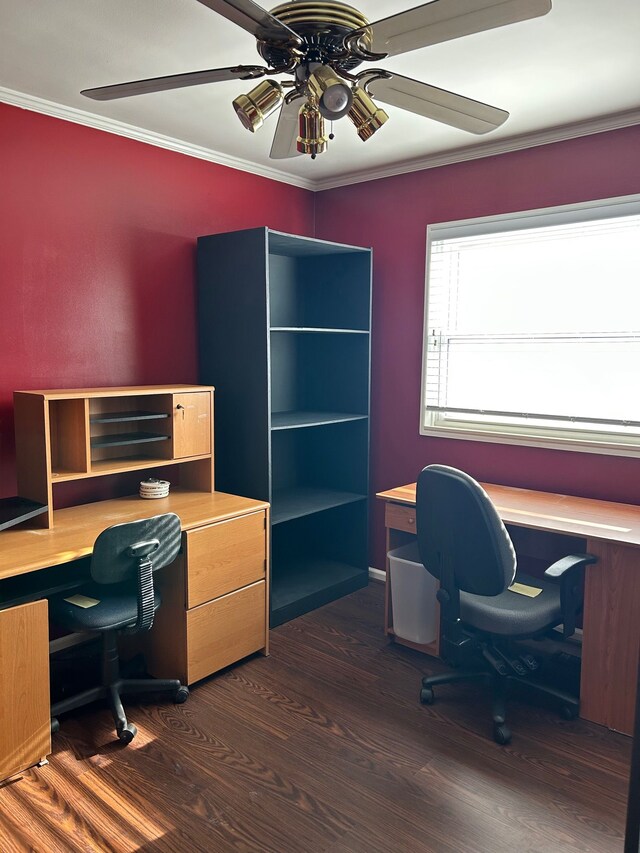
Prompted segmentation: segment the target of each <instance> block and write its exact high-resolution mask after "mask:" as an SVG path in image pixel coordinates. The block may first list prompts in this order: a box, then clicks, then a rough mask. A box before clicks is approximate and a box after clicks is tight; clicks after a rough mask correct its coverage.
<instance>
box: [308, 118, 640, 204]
mask: <svg viewBox="0 0 640 853" xmlns="http://www.w3.org/2000/svg"><path fill="white" fill-rule="evenodd" d="M636 124H640V110H628V111H627V112H621V113H614V114H612V115H609V116H602V117H600V118H596V119H589V120H587V121H581V122H575V123H573V124H566V125H561V126H559V127H554V128H550V129H549V130H541V131H536V132H535V133H527V134H523V135H522V136H513V137H509V138H506V139H501V140H498V141H496V142H483V143H479V144H478V145H472V146H469V147H468V148H457V149H455V150H453V151H446V152H444V153H442V154H433V155H430V156H428V157H421V158H420V159H417V160H408V161H405V162H403V163H394V164H393V165H390V166H383V167H382V168H380V169H369V170H367V171H361V172H351V173H347V174H344V175H339V176H337V177H335V178H325V179H324V180H319V181H315V182H314V184H313V189H314V190H315V191H316V192H320V191H322V190H331V189H336V188H337V187H345V186H350V185H351V184H361V183H365V182H367V181H376V180H379V179H381V178H391V177H394V176H395V175H405V174H407V173H410V172H420V171H423V170H425V169H436V168H437V167H438V166H450V165H452V164H453V163H462V162H464V161H466V160H479V159H481V158H483V157H493V156H495V155H496V154H507V153H509V152H510V151H521V150H523V149H525V148H535V147H537V146H539V145H550V144H552V143H553V142H563V141H565V140H568V139H577V138H578V137H580V136H590V135H592V134H595V133H604V132H606V131H608V130H620V129H621V128H624V127H632V126H633V125H636Z"/></svg>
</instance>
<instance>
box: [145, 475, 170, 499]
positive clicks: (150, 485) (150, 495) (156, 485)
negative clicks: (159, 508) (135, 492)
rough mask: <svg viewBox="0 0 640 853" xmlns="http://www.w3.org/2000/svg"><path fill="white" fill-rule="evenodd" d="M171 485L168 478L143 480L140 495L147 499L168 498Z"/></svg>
mask: <svg viewBox="0 0 640 853" xmlns="http://www.w3.org/2000/svg"><path fill="white" fill-rule="evenodd" d="M169 485H170V484H169V481H168V480H156V479H154V478H151V479H150V480H142V482H141V483H140V497H141V498H146V499H147V500H152V499H154V498H166V497H167V495H168V494H169Z"/></svg>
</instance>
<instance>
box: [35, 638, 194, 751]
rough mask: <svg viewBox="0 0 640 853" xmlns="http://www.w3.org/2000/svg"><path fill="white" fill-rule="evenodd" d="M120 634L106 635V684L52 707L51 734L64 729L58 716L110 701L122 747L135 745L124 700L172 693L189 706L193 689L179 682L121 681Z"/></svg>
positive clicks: (144, 679) (104, 682)
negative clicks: (104, 700)
mask: <svg viewBox="0 0 640 853" xmlns="http://www.w3.org/2000/svg"><path fill="white" fill-rule="evenodd" d="M116 638H117V634H116V632H115V631H105V632H104V634H103V648H102V684H101V685H100V686H98V687H92V688H91V689H89V690H84V691H83V692H82V693H77V694H76V695H75V696H69V697H68V698H67V699H62V700H61V701H60V702H56V703H55V704H54V705H52V706H51V731H52V733H53V732H57V731H58V729H59V728H60V725H59V723H58V719H57V717H58V715H59V714H64V713H66V712H67V711H73V710H75V709H76V708H81V707H82V706H83V705H88V704H90V703H91V702H97V701H98V700H101V699H106V700H107V701H108V703H109V707H110V708H111V713H112V714H113V719H114V722H115V726H116V732H117V734H118V738H119V739H120V740H121V741H122V743H125V744H127V743H131V741H132V740H133V738H134V737H135V736H136V734H137V729H136V727H135V726H134V725H133V724H132V723H129V722H128V721H127V717H126V714H125V712H124V706H123V704H122V696H123V695H125V696H140V695H144V694H161V693H169V694H171V695H172V696H173V701H174V702H176V703H177V704H181V703H182V702H186V700H187V698H188V696H189V688H188V687H186V686H185V685H183V684H181V682H180V681H179V680H178V679H177V678H121V677H120V671H119V660H118V649H117V639H116Z"/></svg>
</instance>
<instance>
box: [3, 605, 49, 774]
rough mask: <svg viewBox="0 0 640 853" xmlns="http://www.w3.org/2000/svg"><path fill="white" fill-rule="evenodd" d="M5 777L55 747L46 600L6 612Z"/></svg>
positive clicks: (45, 754)
mask: <svg viewBox="0 0 640 853" xmlns="http://www.w3.org/2000/svg"><path fill="white" fill-rule="evenodd" d="M0 684H2V690H0V780H2V779H6V778H7V777H8V776H12V775H13V774H14V773H19V772H20V771H21V770H26V768H27V767H31V766H32V765H33V764H37V763H38V762H39V761H42V760H43V759H44V758H45V757H46V756H47V755H48V754H49V753H50V752H51V718H50V716H49V715H50V704H49V626H48V610H47V602H46V601H31V602H29V604H22V605H20V606H19V607H11V608H9V609H8V610H3V611H1V612H0Z"/></svg>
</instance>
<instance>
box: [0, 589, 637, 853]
mask: <svg viewBox="0 0 640 853" xmlns="http://www.w3.org/2000/svg"><path fill="white" fill-rule="evenodd" d="M382 597H383V589H382V586H381V585H378V584H372V585H371V586H370V587H369V588H368V589H366V590H362V591H360V592H357V593H354V594H353V595H350V596H349V597H347V598H345V599H343V600H341V601H339V602H336V603H334V604H331V605H328V606H327V607H324V608H322V609H321V610H318V611H316V612H315V613H312V614H309V615H308V616H305V617H302V618H300V619H297V620H295V621H293V622H290V623H288V624H286V625H283V626H281V627H280V628H277V629H276V630H275V631H273V632H272V654H271V656H270V657H269V658H262V657H255V658H252V659H250V660H248V661H246V662H245V663H243V664H242V665H238V666H236V667H235V668H232V669H230V670H228V671H226V672H224V673H222V674H221V675H219V676H218V677H214V678H212V679H210V680H209V681H207V682H204V683H202V684H200V685H199V686H197V687H196V688H195V689H193V690H192V693H191V697H190V699H189V701H188V702H187V703H186V704H185V705H180V706H174V705H172V704H167V705H162V706H154V705H146V706H143V705H141V706H137V707H134V708H132V709H130V715H129V718H130V720H131V721H132V722H134V723H135V724H136V725H137V726H138V730H139V734H138V737H137V738H136V740H135V741H134V742H133V743H132V744H131V745H130V746H128V747H120V746H119V745H118V744H114V743H113V740H112V738H113V734H112V731H111V728H110V716H109V714H108V712H105V711H103V710H101V709H98V710H95V709H93V708H92V709H87V710H85V711H84V712H82V713H77V714H76V715H75V716H74V717H73V718H67V720H66V721H65V722H64V725H63V727H62V729H61V731H60V733H59V734H58V735H56V736H55V737H54V752H53V755H52V756H51V762H50V764H49V766H47V767H44V768H41V769H36V770H31V771H29V772H27V773H25V774H24V775H23V776H22V777H21V778H19V779H18V780H17V781H14V782H12V783H11V784H8V785H5V787H4V788H2V789H1V790H0V850H1V851H2V853H10V851H23V850H37V851H39V853H40V851H47V853H48V851H64V853H67V851H81V850H82V851H85V850H91V851H93V850H108V851H154V853H159V851H180V853H185V851H213V853H218V851H259V853H263V851H272V853H288V851H300V853H302V851H304V853H389V851H407V853H422V851H429V853H533V851H536V852H537V853H539V852H540V851H545V853H565V852H566V853H569V851H580V853H610V852H611V853H613V851H616V853H619V851H621V850H622V831H623V824H624V801H625V788H626V773H627V761H628V756H629V751H630V741H629V739H628V738H625V737H623V736H622V735H616V734H613V733H611V732H608V731H606V730H604V729H602V728H601V727H599V726H594V725H591V724H588V723H583V722H581V721H577V722H565V721H562V720H560V719H558V718H556V717H555V715H554V714H552V713H551V712H546V711H544V710H541V709H532V708H529V707H526V706H524V705H519V704H517V703H515V702H514V703H512V705H511V707H510V716H509V720H510V725H511V727H512V729H513V731H514V736H513V741H512V743H511V745H510V746H508V747H499V746H498V745H496V744H495V743H494V742H493V741H492V740H491V738H490V725H489V723H488V720H489V705H488V701H487V698H486V697H485V695H484V693H483V691H482V690H481V688H476V687H466V686H465V687H460V686H456V687H449V688H440V690H439V701H437V702H436V704H434V705H433V706H431V707H422V706H420V704H419V703H418V701H417V695H418V690H419V681H420V676H421V675H423V674H425V673H426V672H429V671H438V669H439V668H440V664H438V663H437V662H433V661H431V660H430V659H428V658H425V657H424V656H422V655H420V654H418V653H417V652H412V651H410V650H408V649H404V648H402V647H399V646H393V645H388V644H387V643H386V642H385V640H384V637H383V633H382V630H381V625H382V621H383V613H382Z"/></svg>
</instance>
